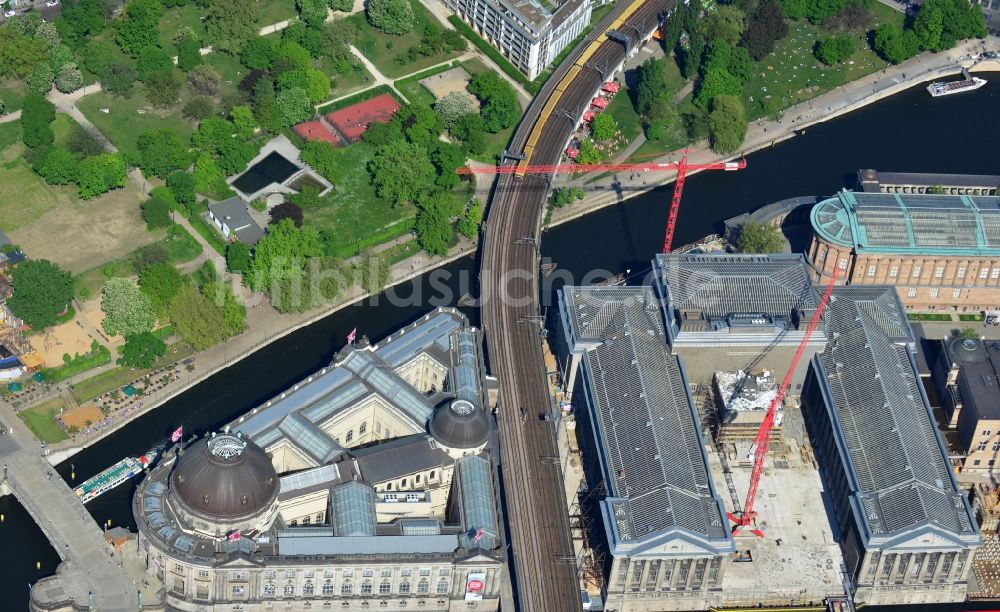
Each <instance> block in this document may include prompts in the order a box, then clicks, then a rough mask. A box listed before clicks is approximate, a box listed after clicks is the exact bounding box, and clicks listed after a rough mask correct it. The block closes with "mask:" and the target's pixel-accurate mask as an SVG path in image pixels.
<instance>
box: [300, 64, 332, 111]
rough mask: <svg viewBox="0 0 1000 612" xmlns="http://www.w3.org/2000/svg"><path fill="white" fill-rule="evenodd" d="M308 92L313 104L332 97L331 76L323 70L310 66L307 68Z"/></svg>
mask: <svg viewBox="0 0 1000 612" xmlns="http://www.w3.org/2000/svg"><path fill="white" fill-rule="evenodd" d="M306 93H308V94H309V101H310V102H312V103H313V104H319V103H320V102H322V101H323V100H326V99H327V98H329V97H330V77H328V76H326V73H324V72H323V71H322V70H318V69H316V68H309V69H308V70H306Z"/></svg>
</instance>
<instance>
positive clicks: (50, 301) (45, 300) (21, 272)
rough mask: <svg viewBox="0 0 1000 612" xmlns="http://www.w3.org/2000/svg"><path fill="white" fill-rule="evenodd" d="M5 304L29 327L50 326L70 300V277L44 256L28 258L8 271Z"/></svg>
mask: <svg viewBox="0 0 1000 612" xmlns="http://www.w3.org/2000/svg"><path fill="white" fill-rule="evenodd" d="M10 282H11V285H12V286H13V287H14V294H13V295H12V296H11V297H9V298H8V299H7V305H8V306H9V307H10V309H11V311H13V313H14V315H15V316H17V318H19V319H21V320H23V321H24V322H25V323H27V324H28V325H29V326H30V327H31V328H32V329H36V330H38V329H43V328H46V327H49V326H50V325H54V324H55V322H56V318H57V317H58V316H59V314H60V313H61V312H63V311H64V310H66V307H67V306H69V303H70V300H72V299H73V277H72V276H70V275H69V272H66V271H64V270H62V269H61V268H59V266H57V265H56V264H54V263H52V262H51V261H49V260H47V259H28V260H26V261H24V262H22V263H21V264H20V265H18V266H17V267H16V268H14V272H13V273H12V274H11V279H10Z"/></svg>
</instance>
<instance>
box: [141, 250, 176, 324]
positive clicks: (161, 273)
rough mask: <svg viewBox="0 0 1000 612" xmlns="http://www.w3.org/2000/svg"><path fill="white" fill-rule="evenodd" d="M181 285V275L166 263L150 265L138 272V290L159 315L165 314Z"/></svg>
mask: <svg viewBox="0 0 1000 612" xmlns="http://www.w3.org/2000/svg"><path fill="white" fill-rule="evenodd" d="M183 284H184V277H182V276H181V273H180V272H178V271H177V268H175V267H173V266H172V265H170V264H168V263H166V262H162V261H161V262H158V263H154V264H150V265H148V266H146V267H145V268H143V269H142V270H140V271H139V289H141V290H142V292H143V293H145V294H146V297H148V298H149V302H150V303H151V304H152V305H153V308H155V309H156V311H157V312H159V313H164V312H166V309H167V305H169V304H170V301H171V300H173V299H174V296H175V295H177V292H178V291H179V290H180V288H181V286H182V285H183Z"/></svg>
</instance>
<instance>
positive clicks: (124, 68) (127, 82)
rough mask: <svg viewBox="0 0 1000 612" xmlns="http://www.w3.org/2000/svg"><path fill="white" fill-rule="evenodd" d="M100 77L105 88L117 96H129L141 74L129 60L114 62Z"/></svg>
mask: <svg viewBox="0 0 1000 612" xmlns="http://www.w3.org/2000/svg"><path fill="white" fill-rule="evenodd" d="M100 77H101V87H102V88H103V89H105V90H107V91H108V92H109V93H112V94H114V95H116V96H122V97H123V98H128V97H130V96H131V95H132V89H133V88H134V87H135V80H136V79H137V78H138V77H139V75H138V74H137V73H136V71H135V68H133V67H132V65H131V64H129V63H127V62H112V63H111V64H110V65H109V66H108V69H107V70H105V71H104V73H102V74H101V75H100Z"/></svg>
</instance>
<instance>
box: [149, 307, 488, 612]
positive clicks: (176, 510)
mask: <svg viewBox="0 0 1000 612" xmlns="http://www.w3.org/2000/svg"><path fill="white" fill-rule="evenodd" d="M480 341H481V338H480V332H479V330H477V329H475V328H473V327H470V326H469V325H468V322H467V320H466V319H465V317H464V316H463V315H461V314H460V313H458V312H457V311H455V310H451V309H439V310H436V311H434V312H432V313H430V314H428V315H427V316H426V317H423V318H421V319H420V320H418V321H417V322H416V323H414V324H413V325H411V326H409V327H407V328H405V329H404V330H401V331H400V332H398V333H397V334H394V335H392V336H390V337H389V338H388V339H386V341H384V342H383V343H381V344H378V345H369V344H368V343H367V342H366V341H364V340H362V342H360V343H359V344H358V345H357V346H348V347H345V348H344V349H343V350H341V351H340V352H339V353H338V354H337V357H336V359H335V361H334V363H333V364H332V365H331V366H329V367H327V368H324V369H323V370H321V371H320V372H318V373H317V374H315V375H313V376H310V377H309V378H308V379H306V380H304V381H302V382H300V383H298V384H296V385H294V386H293V388H292V389H290V390H289V391H286V392H285V393H282V394H280V395H279V396H278V397H276V398H274V399H273V400H271V401H269V402H266V403H265V404H264V405H262V406H260V407H258V408H256V409H254V410H252V411H251V412H250V413H249V414H248V415H246V416H245V417H241V418H240V419H237V420H236V421H235V422H234V423H233V424H232V425H230V426H227V428H226V429H225V430H224V431H223V432H221V433H218V434H213V435H211V436H210V437H207V438H202V439H200V440H196V441H194V442H188V443H186V444H182V445H179V446H178V447H177V448H175V449H172V450H171V451H168V453H167V454H166V455H165V457H164V459H163V461H162V462H161V463H160V464H159V465H157V466H156V467H155V468H153V469H152V470H151V471H150V473H149V474H148V475H147V476H146V477H145V479H144V480H143V481H142V482H141V483H140V485H139V487H138V489H137V491H136V495H135V498H134V499H133V513H134V515H135V521H136V525H137V527H138V531H139V536H138V546H139V547H140V551H142V553H144V555H145V560H146V568H147V569H146V571H147V573H148V574H149V575H150V576H152V577H154V578H156V579H157V580H160V581H162V584H163V590H164V593H165V598H166V604H167V605H168V607H169V608H170V609H176V610H191V611H194V610H226V611H227V612H231V611H234V610H236V611H241V612H242V611H247V612H249V611H256V610H270V609H275V608H279V607H280V608H281V609H283V610H327V609H349V610H363V609H368V608H372V609H379V610H390V611H399V610H411V609H416V610H439V611H446V610H473V609H475V610H483V609H485V610H495V609H497V607H498V604H499V596H500V595H499V594H500V583H501V578H502V573H503V560H502V559H503V556H502V546H503V545H502V539H503V538H502V534H501V533H500V532H501V527H500V522H499V520H498V517H499V509H498V508H499V507H498V497H497V495H496V493H495V484H496V473H495V470H494V468H493V461H492V458H491V454H490V450H489V449H488V448H487V447H488V442H489V438H490V436H491V432H492V431H493V421H492V417H491V416H490V414H489V407H488V405H487V400H486V393H485V384H484V376H483V369H482V361H481V353H480V348H479V347H480Z"/></svg>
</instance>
